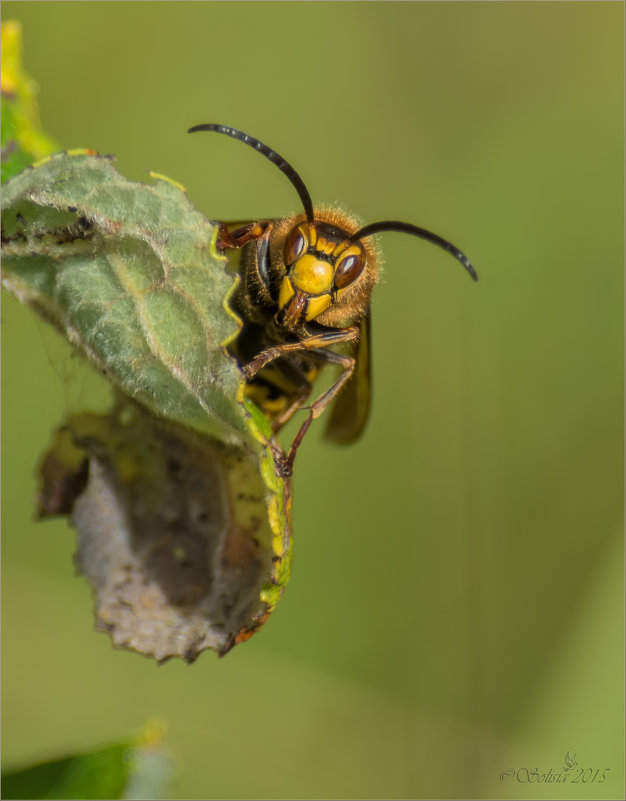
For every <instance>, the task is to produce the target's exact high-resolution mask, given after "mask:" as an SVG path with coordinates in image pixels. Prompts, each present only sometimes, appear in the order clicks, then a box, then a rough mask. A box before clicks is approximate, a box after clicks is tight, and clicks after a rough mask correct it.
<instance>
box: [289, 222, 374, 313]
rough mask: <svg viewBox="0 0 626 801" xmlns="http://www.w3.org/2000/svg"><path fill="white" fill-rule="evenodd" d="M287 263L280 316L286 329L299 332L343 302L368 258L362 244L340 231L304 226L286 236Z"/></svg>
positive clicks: (326, 226)
mask: <svg viewBox="0 0 626 801" xmlns="http://www.w3.org/2000/svg"><path fill="white" fill-rule="evenodd" d="M284 260H285V267H286V268H287V274H286V275H285V277H284V278H283V280H282V283H281V286H280V293H279V296H278V307H279V310H280V312H279V313H281V322H282V324H283V325H285V326H286V327H288V328H296V327H297V326H298V325H302V324H303V323H305V322H309V321H311V320H314V319H315V318H316V317H318V316H319V315H320V314H322V312H324V311H326V309H328V308H329V307H330V306H331V305H332V304H334V303H336V302H337V301H339V300H340V298H341V296H342V295H343V293H344V292H345V290H346V289H347V288H348V287H349V286H351V285H352V284H353V283H354V282H355V281H356V280H357V279H358V278H359V276H360V275H361V273H362V272H363V268H364V267H365V262H366V255H365V251H364V249H363V246H362V245H361V243H360V242H350V240H349V239H348V236H347V234H345V233H344V232H342V231H340V230H338V229H337V228H334V227H332V226H330V225H326V224H324V223H316V224H314V225H309V224H308V223H306V222H303V223H300V224H299V225H297V226H295V228H293V229H292V230H291V232H290V233H289V235H288V236H287V239H286V240H285V248H284Z"/></svg>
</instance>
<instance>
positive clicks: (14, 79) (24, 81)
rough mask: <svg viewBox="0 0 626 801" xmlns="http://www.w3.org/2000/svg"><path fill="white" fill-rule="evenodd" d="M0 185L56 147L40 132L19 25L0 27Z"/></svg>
mask: <svg viewBox="0 0 626 801" xmlns="http://www.w3.org/2000/svg"><path fill="white" fill-rule="evenodd" d="M1 44H2V81H1V82H2V181H3V182H4V181H5V180H6V179H8V178H10V177H12V176H13V175H17V173H18V172H20V170H22V169H23V168H24V167H26V165H27V164H31V163H32V162H33V161H36V160H37V159H40V158H42V157H43V156H46V155H48V154H50V153H53V152H54V151H55V150H58V149H59V148H58V145H56V144H55V142H54V141H53V140H52V139H50V138H49V137H48V136H46V134H44V132H43V131H42V129H41V126H40V123H39V112H38V110H37V103H36V100H35V98H36V95H37V91H38V87H37V84H36V83H35V81H33V79H32V78H31V77H30V76H29V75H28V73H27V72H25V71H24V70H23V69H22V29H21V26H20V24H19V22H16V21H14V20H9V21H7V22H3V23H2V42H1Z"/></svg>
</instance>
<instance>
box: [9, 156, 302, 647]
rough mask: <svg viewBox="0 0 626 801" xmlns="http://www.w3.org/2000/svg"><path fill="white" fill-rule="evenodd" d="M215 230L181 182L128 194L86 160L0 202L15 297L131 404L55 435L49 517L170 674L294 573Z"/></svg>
mask: <svg viewBox="0 0 626 801" xmlns="http://www.w3.org/2000/svg"><path fill="white" fill-rule="evenodd" d="M216 233H217V227H216V226H215V224H213V223H211V222H209V221H208V220H206V219H205V218H204V217H203V215H201V214H200V213H199V212H198V211H197V210H195V209H194V208H193V206H192V205H191V204H190V202H189V200H188V199H187V196H186V194H185V192H184V190H183V189H182V188H181V187H180V186H179V185H177V184H175V183H173V182H171V181H168V180H166V179H162V178H160V179H158V180H157V181H156V183H155V184H154V185H145V184H142V183H137V182H132V181H128V180H127V179H125V178H124V177H123V176H121V175H120V174H119V173H118V172H117V171H116V170H115V168H114V167H113V165H112V163H111V160H110V159H109V158H107V157H100V156H97V155H94V154H92V153H88V152H86V151H82V152H80V153H62V154H58V155H55V156H53V157H51V158H49V159H46V160H45V161H43V162H41V163H39V164H36V165H34V166H33V167H30V168H27V169H26V170H25V171H24V172H22V173H20V174H19V175H17V176H16V177H15V178H13V179H11V180H10V181H8V182H7V184H6V187H5V191H4V193H3V204H2V253H3V279H2V281H3V285H4V286H5V287H6V288H7V289H8V290H9V291H10V292H11V293H12V294H14V295H15V296H16V297H17V298H19V299H20V300H21V301H22V302H24V303H27V304H28V305H30V306H31V307H33V308H34V309H35V310H36V311H37V312H38V313H39V314H41V315H42V316H43V317H44V318H45V319H47V320H48V321H49V322H50V323H52V324H53V325H54V326H55V327H56V328H57V329H58V330H60V331H61V332H62V333H63V334H64V335H65V337H67V339H68V340H69V341H70V342H71V343H72V344H73V345H74V346H75V347H76V348H77V349H78V350H79V351H80V352H81V353H82V354H84V355H85V356H87V358H88V359H89V360H90V362H91V363H92V364H93V365H94V366H95V367H96V368H97V369H98V370H100V371H101V372H102V373H104V374H105V375H106V376H107V378H108V379H109V380H110V381H111V383H112V384H113V385H114V387H115V389H116V391H117V395H118V397H119V399H120V400H119V405H118V407H117V408H116V409H115V410H114V411H113V412H112V413H111V414H109V415H105V416H98V415H90V414H83V415H76V416H74V417H72V418H70V419H69V420H68V421H67V422H66V424H65V425H64V426H62V427H61V429H59V431H58V432H57V435H56V437H55V441H54V443H53V445H52V447H51V449H50V451H49V453H48V454H47V455H46V457H45V459H44V460H43V463H42V467H41V478H42V487H41V492H40V497H39V511H40V515H41V516H42V517H45V516H49V515H53V514H68V515H71V518H72V522H73V524H74V525H75V527H76V528H77V531H78V538H79V548H78V557H77V561H78V564H79V568H80V570H81V572H82V573H83V574H84V575H85V576H86V577H87V578H88V580H89V581H90V583H91V585H92V587H93V588H94V594H95V598H96V619H97V626H98V627H99V628H101V629H104V630H106V631H108V632H109V634H110V636H111V638H112V640H113V642H114V644H115V645H116V646H118V647H124V648H129V649H132V650H135V651H138V652H139V653H142V654H145V655H147V656H151V657H153V658H155V659H157V660H159V661H163V660H165V659H169V658H170V657H173V656H178V657H181V658H183V659H185V660H187V661H192V660H193V659H195V658H196V657H197V655H198V654H199V653H200V652H201V651H203V650H205V649H207V648H211V649H214V650H216V651H218V652H219V653H220V654H224V653H226V652H227V651H228V650H229V649H230V648H231V647H232V646H233V645H234V644H236V643H238V642H242V641H243V640H245V639H247V638H248V637H249V636H250V635H251V634H252V633H254V632H255V631H256V630H257V629H258V628H259V627H260V626H261V625H262V624H263V622H264V621H265V620H266V619H267V617H268V615H269V614H270V612H271V611H272V609H273V608H274V607H275V605H276V603H277V601H278V599H279V597H280V595H281V593H282V590H283V589H284V587H285V584H286V582H287V580H288V577H289V563H290V558H291V539H290V485H289V481H288V479H286V478H285V476H284V470H283V465H284V454H283V452H282V450H281V448H280V446H279V445H278V443H277V442H276V441H275V440H274V439H273V437H272V431H271V429H270V427H269V424H268V422H267V420H266V419H265V417H264V416H263V415H262V414H261V413H260V411H259V410H258V409H257V408H256V407H255V406H254V405H253V404H251V403H249V402H248V401H246V400H244V394H243V389H244V381H243V378H242V374H241V372H240V371H239V369H238V367H237V364H236V362H235V360H234V359H233V358H232V357H231V356H230V355H229V354H228V352H227V350H226V344H227V343H228V342H229V341H231V340H232V339H233V337H235V336H236V334H237V332H238V331H239V328H240V321H239V320H238V319H237V317H236V316H235V315H234V314H233V312H232V311H231V310H230V308H229V306H228V300H229V298H230V297H231V295H232V293H233V291H234V289H235V287H236V284H237V278H236V277H233V275H232V274H231V273H230V272H229V270H228V265H227V260H226V259H225V258H224V257H223V256H221V255H220V254H219V253H218V252H217V251H216V249H215V237H216Z"/></svg>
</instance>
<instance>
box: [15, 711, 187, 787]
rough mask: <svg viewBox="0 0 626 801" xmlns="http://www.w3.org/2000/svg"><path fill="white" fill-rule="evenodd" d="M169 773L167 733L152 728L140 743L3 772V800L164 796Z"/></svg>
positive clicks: (121, 745) (126, 743) (135, 741)
mask: <svg viewBox="0 0 626 801" xmlns="http://www.w3.org/2000/svg"><path fill="white" fill-rule="evenodd" d="M161 729H162V727H161ZM155 733H156V734H155ZM170 775H171V760H170V758H169V756H168V754H167V752H166V751H165V749H164V747H163V742H162V732H161V731H158V732H157V727H156V726H155V724H148V725H147V726H146V728H145V730H144V733H143V734H142V736H141V737H140V738H138V739H136V740H129V741H127V742H122V743H117V744H115V745H112V746H108V747H107V748H101V749H98V750H95V751H91V752H87V753H82V754H74V755H72V756H68V757H64V758H61V759H54V760H51V761H49V762H42V763H40V764H38V765H33V766H31V767H29V768H24V769H22V770H16V771H10V772H6V773H3V774H2V797H3V798H12V799H35V798H45V799H48V798H61V799H65V798H67V799H74V798H77V799H80V798H89V799H100V798H103V799H106V798H165V797H167V795H168V785H169V781H170ZM139 793H140V794H139Z"/></svg>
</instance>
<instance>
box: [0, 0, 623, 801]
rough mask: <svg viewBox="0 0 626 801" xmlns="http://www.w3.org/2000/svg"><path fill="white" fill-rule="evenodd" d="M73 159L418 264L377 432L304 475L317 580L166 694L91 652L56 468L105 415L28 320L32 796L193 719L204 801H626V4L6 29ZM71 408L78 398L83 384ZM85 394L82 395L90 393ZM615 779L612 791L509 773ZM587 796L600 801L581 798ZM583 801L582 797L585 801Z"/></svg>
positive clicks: (184, 770)
mask: <svg viewBox="0 0 626 801" xmlns="http://www.w3.org/2000/svg"><path fill="white" fill-rule="evenodd" d="M3 17H4V19H5V20H7V19H11V18H12V19H17V20H20V21H21V22H22V24H23V28H24V40H25V54H24V59H25V66H26V68H27V69H28V71H29V72H30V73H31V74H32V75H33V76H35V77H36V79H37V80H38V81H39V83H40V87H41V95H40V107H41V117H42V122H43V125H44V128H45V130H46V131H47V132H48V133H49V134H50V135H52V136H53V137H55V138H56V139H57V141H58V142H60V143H61V144H62V146H63V147H67V148H72V147H90V148H96V149H98V150H100V151H101V152H104V153H115V154H116V155H117V163H118V166H119V169H120V170H121V171H122V172H123V173H124V174H125V175H127V176H128V177H130V178H134V179H139V180H143V179H144V178H145V172H144V170H145V169H146V168H149V169H152V170H155V171H157V172H160V173H165V174H167V175H169V176H170V177H172V178H174V179H176V180H178V181H180V182H182V183H183V184H184V185H185V186H186V188H187V190H188V193H189V195H190V197H191V199H192V201H193V202H194V203H195V204H196V205H197V206H198V207H199V208H201V209H202V210H203V211H204V212H205V213H206V214H207V216H209V217H211V218H218V219H219V218H222V219H242V218H246V217H255V216H259V217H265V216H280V215H282V214H284V213H286V212H288V211H290V210H292V209H293V208H296V207H297V198H296V196H295V193H294V191H293V189H292V187H290V185H289V183H288V182H287V181H286V180H285V178H284V177H283V176H282V175H281V174H280V173H279V172H278V171H277V170H276V168H275V167H273V166H272V165H271V164H269V163H268V162H266V161H265V160H264V159H262V158H260V157H259V156H258V154H256V153H253V152H252V151H251V150H249V149H248V148H245V147H243V146H242V145H240V144H238V143H236V142H232V141H229V140H227V139H226V138H223V137H217V136H210V135H197V136H196V137H193V138H192V137H187V136H186V134H185V130H186V129H187V127H189V126H190V125H193V124H196V123H201V122H224V123H228V124H231V125H235V126H238V127H240V128H242V129H244V130H245V131H248V132H250V133H252V134H253V135H255V136H257V137H259V138H261V139H262V140H264V141H265V142H267V143H268V144H269V145H271V146H272V147H275V148H276V149H277V150H278V151H279V152H280V153H281V154H283V155H284V156H285V157H286V158H287V159H289V160H290V161H291V162H292V163H293V164H294V166H295V167H296V169H297V170H298V171H299V172H300V173H301V175H302V176H303V178H304V179H305V181H306V182H307V184H308V186H309V189H310V191H311V193H312V195H313V198H314V200H315V201H318V202H335V201H340V202H341V203H344V204H345V205H346V207H348V208H350V209H352V210H354V211H355V212H356V213H358V214H359V215H361V216H362V217H363V218H364V219H365V220H366V221H373V220H379V219H403V220H407V221H410V222H414V223H417V224H419V225H422V226H425V227H427V228H430V229H432V230H434V231H436V232H438V233H441V234H442V235H443V236H447V237H449V238H450V239H451V240H452V241H453V242H454V243H455V244H458V245H459V246H460V247H461V248H463V249H464V250H465V251H466V252H467V253H468V254H469V255H470V257H471V258H472V259H473V261H474V262H475V264H476V266H477V269H478V271H479V274H480V282H479V283H478V284H477V285H473V284H472V282H471V281H470V280H469V278H468V276H467V275H465V274H464V271H463V269H462V267H461V266H460V265H459V264H457V263H455V262H454V261H453V260H452V259H451V258H450V257H449V256H447V255H446V254H444V253H443V252H441V251H439V250H438V249H437V248H434V247H432V246H430V245H428V244H427V243H424V242H420V241H418V240H415V239H412V238H410V237H403V236H400V235H396V234H389V235H387V236H386V238H385V240H384V248H385V257H386V267H385V272H384V277H383V281H382V284H381V285H380V286H379V287H378V288H377V290H376V292H375V299H374V302H373V321H374V378H375V383H374V391H375V396H374V406H373V414H372V418H371V422H370V425H369V428H368V430H367V432H366V434H365V436H364V438H363V439H362V441H360V442H359V443H358V444H357V445H355V446H353V447H351V448H348V449H345V450H339V449H337V448H333V447H331V446H328V445H326V444H324V443H323V442H322V440H321V439H320V436H319V434H320V429H321V427H322V426H321V425H318V426H317V427H316V428H317V432H316V433H311V434H310V435H309V436H308V437H307V438H306V440H305V442H304V445H303V447H302V449H301V451H300V454H299V456H298V461H297V465H296V468H297V469H296V476H295V482H294V483H295V503H294V531H295V555H294V568H293V574H292V581H291V584H290V585H289V587H288V588H287V591H286V593H285V595H284V597H283V600H282V601H281V603H280V604H279V606H278V608H277V610H276V612H275V613H274V615H273V617H272V618H271V620H270V621H269V623H268V624H267V626H266V627H265V628H264V629H263V631H262V632H261V633H260V634H258V635H257V636H255V637H254V638H253V639H252V640H251V641H250V642H249V643H247V644H245V645H242V646H239V647H237V648H236V649H235V650H234V651H233V652H232V653H231V654H229V655H228V656H227V657H226V658H225V659H223V660H218V659H217V658H216V657H215V656H214V655H213V654H205V655H203V656H202V657H201V659H200V660H199V661H198V662H197V663H196V664H195V665H193V666H191V667H187V666H185V665H182V664H178V663H171V664H167V665H165V666H163V667H159V668H156V667H155V666H154V665H153V664H151V663H150V662H149V661H147V660H144V659H141V658H140V657H138V656H136V655H133V654H128V653H123V652H116V651H114V650H113V649H112V648H111V645H110V643H109V640H108V638H107V637H106V636H104V635H102V634H97V633H94V632H93V631H92V619H91V599H90V592H89V589H88V587H87V586H86V583H85V582H84V581H83V580H82V579H78V578H75V576H74V568H73V565H72V553H73V550H74V536H73V532H72V531H71V529H69V527H67V526H66V525H65V524H64V523H62V522H48V523H43V524H35V523H32V522H31V518H32V496H33V492H34V487H35V482H34V475H33V470H34V466H35V464H36V462H37V459H38V455H39V454H40V452H41V451H42V450H43V448H44V446H45V445H46V444H47V442H48V441H49V437H50V433H51V430H52V428H53V427H54V426H55V425H56V424H57V423H58V422H59V421H60V420H61V418H62V417H63V416H64V415H65V414H66V413H67V412H69V411H76V410H77V408H80V405H81V400H82V402H83V405H84V404H85V403H86V402H87V401H86V400H85V399H81V390H80V387H81V379H80V377H78V378H77V379H76V380H75V381H74V378H73V375H74V372H75V368H74V365H73V364H71V363H69V362H68V360H67V359H65V360H63V359H61V360H59V359H58V358H57V354H56V344H55V343H54V342H53V343H52V344H50V343H51V342H52V340H51V335H50V334H49V333H48V332H47V330H46V327H45V325H44V324H43V323H40V322H38V321H36V320H35V317H34V315H33V314H32V313H31V312H30V311H29V310H27V309H24V308H21V307H20V306H19V305H18V304H17V303H15V302H14V301H13V300H12V299H10V298H9V299H7V297H6V296H5V298H4V305H3V335H4V336H3V357H4V358H3V395H4V404H3V424H4V425H3V435H4V436H3V457H4V461H3V466H4V471H3V490H4V493H3V498H4V504H3V549H2V553H3V574H4V583H3V606H2V610H3V611H2V622H3V645H4V648H3V690H4V692H3V701H4V710H3V711H4V715H3V733H4V739H3V745H4V761H5V766H6V767H16V766H19V765H23V764H27V763H29V762H34V761H39V760H41V759H44V758H50V757H53V756H57V755H60V754H64V753H66V752H69V751H73V750H79V749H87V748H91V747H96V746H99V745H102V744H105V743H108V742H110V741H114V740H117V739H124V738H126V736H127V735H128V733H129V732H130V731H132V730H136V729H139V728H140V727H141V726H142V725H143V723H144V722H145V721H146V719H147V718H149V717H150V716H153V715H161V716H163V717H164V718H165V719H166V720H167V722H168V725H169V741H170V745H171V748H172V750H173V751H174V753H175V755H176V758H177V770H178V779H177V783H176V786H175V790H174V792H175V797H177V798H202V797H204V798H217V797H226V798H232V797H241V798H245V797H259V798H271V797H278V798H281V797H292V798H307V797H321V798H331V797H339V798H345V797H364V798H374V797H391V798H409V797H422V798H423V797H433V798H445V797H459V798H467V797H474V798H499V797H507V798H532V799H534V798H540V797H548V798H550V797H554V798H563V797H567V798H623V792H624V788H623V779H624V762H623V746H624V743H623V727H622V720H623V689H622V675H623V622H624V621H623V612H622V598H623V553H622V540H623V537H622V530H623V529H622V517H623V505H622V488H623V459H622V446H623V424H622V405H623V389H622V386H623V384H622V378H623V370H622V365H623V355H624V353H623V344H622V333H623V255H624V254H623V234H624V230H623V218H624V198H623V169H624V163H623V144H624V138H623V133H624V124H623V119H624V102H623V91H624V80H623V73H622V70H623V63H624V42H623V24H624V6H623V4H622V3H601V2H590V3H584V2H580V3H579V2H576V3H569V2H560V3H458V4H457V3H447V2H446V3H360V2H354V3H295V2H293V3H292V2H285V3H265V2H258V3H245V2H241V3H204V2H203V3H200V2H192V3H186V2H176V3H173V2H163V3H154V2H142V3H86V2H79V3H58V2H46V3H39V2H5V3H4V4H3ZM70 379H71V380H70ZM72 381H74V383H71V382H72ZM567 751H570V753H576V754H577V761H578V763H579V766H580V768H585V769H587V768H593V769H594V770H595V769H596V768H600V769H604V768H610V772H609V773H608V774H607V779H606V780H605V781H604V783H603V784H584V783H582V782H578V783H571V782H570V783H569V784H568V785H567V786H566V787H565V786H564V785H562V784H561V785H557V784H550V785H545V784H544V785H536V784H535V785H530V784H527V783H523V782H519V781H517V780H516V779H515V778H508V774H507V775H505V776H502V778H503V779H504V781H501V774H502V772H503V771H506V770H509V769H512V770H517V769H520V768H528V769H529V770H533V769H535V768H537V769H538V771H539V772H540V773H541V772H543V771H546V770H548V769H549V768H551V769H552V771H553V772H556V771H560V770H561V766H562V764H563V759H564V757H565V754H566V752H567ZM570 778H571V777H570ZM564 788H565V789H564Z"/></svg>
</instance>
